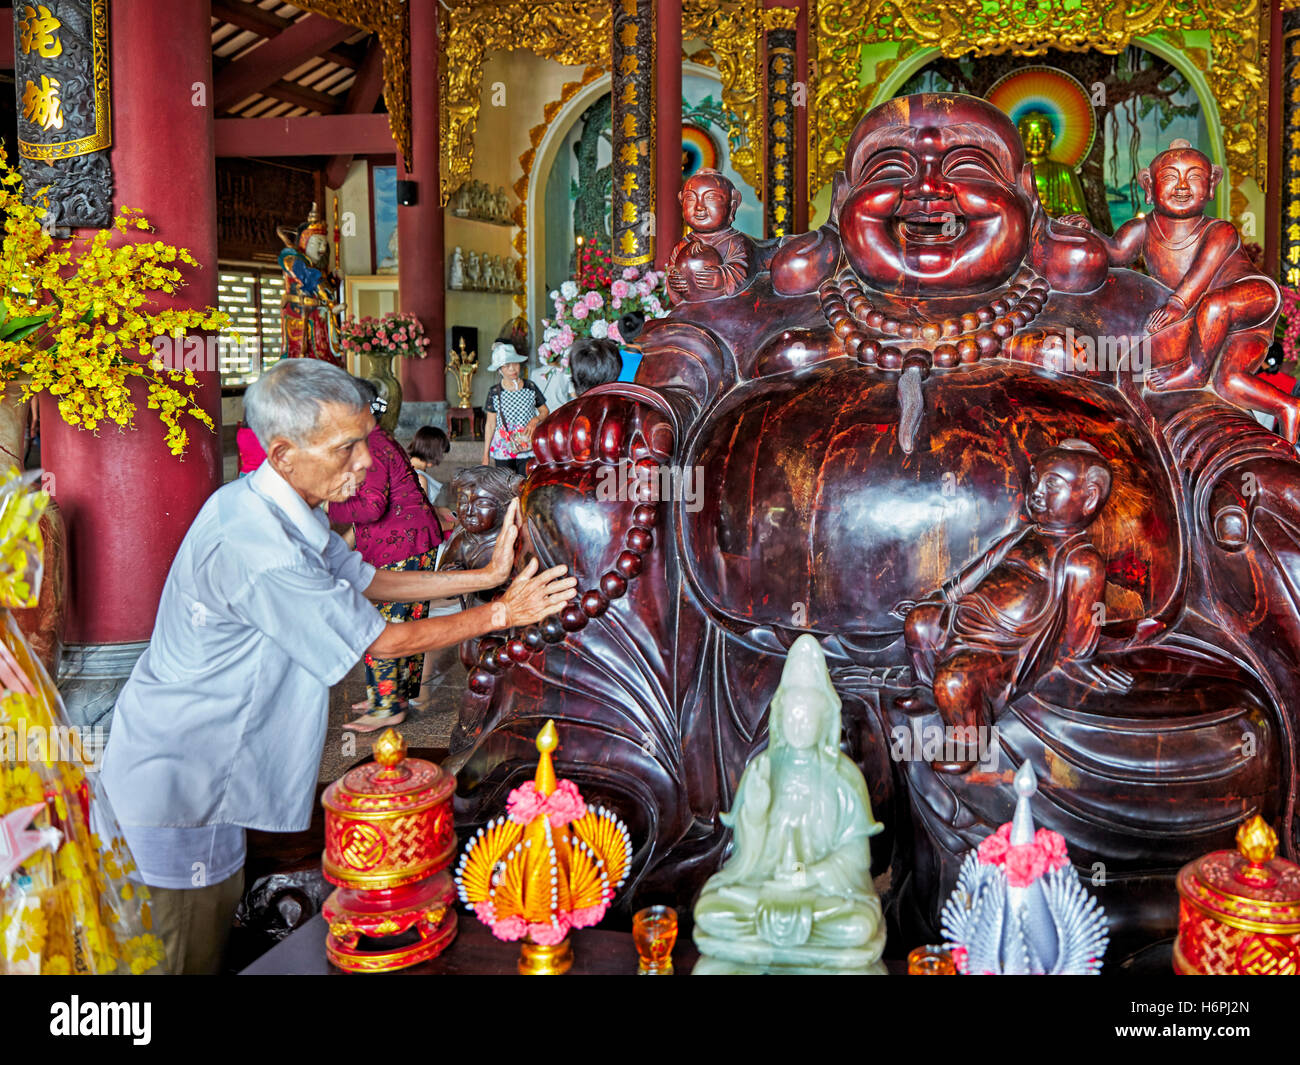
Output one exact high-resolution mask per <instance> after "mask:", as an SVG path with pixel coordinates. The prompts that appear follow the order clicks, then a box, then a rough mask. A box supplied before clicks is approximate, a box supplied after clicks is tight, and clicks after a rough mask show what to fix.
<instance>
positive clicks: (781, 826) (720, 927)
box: [695, 635, 885, 975]
mask: <svg viewBox="0 0 1300 1065" xmlns="http://www.w3.org/2000/svg"><path fill="white" fill-rule="evenodd" d="M840 729H841V724H840V699H839V696H838V695H836V694H835V689H834V687H833V686H832V685H831V678H830V673H829V671H828V670H827V668H826V659H825V656H824V655H823V653H822V649H821V647H820V646H819V645H818V643H817V641H816V639H814V638H813V637H812V636H808V635H804V636H801V637H799V639H797V640H796V641H795V642H794V646H793V647H791V649H790V655H789V657H788V658H787V659H786V665H785V670H784V672H783V673H782V675H781V684H780V686H779V687H778V688H777V691H776V694H775V695H774V696H773V698H772V708H771V712H770V714H769V718H768V732H769V736H770V741H769V743H768V747H767V750H765V751H762V752H761V753H759V754H757V755H755V757H754V759H753V760H752V761H751V762H750V763H749V765H748V766H747V767H746V769H745V772H744V775H743V776H742V777H741V780H740V789H739V791H738V792H737V794H736V803H735V806H734V807H733V808H732V810H731V812H730V813H729V814H724V815H723V820H724V822H725V823H726V824H727V825H729V826H730V827H731V828H732V830H733V832H734V834H735V848H734V850H733V851H732V854H731V857H730V858H729V859H728V860H727V862H726V864H725V865H724V866H723V867H722V869H721V870H719V871H718V872H717V873H716V874H715V875H714V876H712V877H711V878H710V879H709V881H708V882H707V883H706V884H705V885H704V890H703V891H702V892H701V894H700V898H699V901H698V902H697V903H696V905H695V945H696V946H697V947H698V948H699V950H700V954H701V955H702V957H701V959H700V964H699V965H697V966H696V968H695V972H696V973H699V974H708V973H713V974H721V973H744V972H768V973H792V974H793V973H835V972H839V973H860V974H879V975H883V974H884V972H885V968H884V966H883V965H882V964H881V962H880V953H881V951H882V950H883V949H884V946H885V928H884V922H883V920H882V919H881V910H880V899H879V898H877V896H876V892H875V888H874V886H873V884H872V882H871V845H870V843H869V839H870V837H871V836H872V835H874V834H875V833H876V832H879V831H880V830H881V825H880V824H879V823H878V822H877V821H876V820H875V818H874V817H873V816H872V814H871V799H870V798H869V797H868V794H867V784H866V781H865V780H864V779H863V777H862V773H861V772H860V771H859V770H858V768H857V766H855V765H854V764H853V763H852V762H851V761H850V760H849V758H848V756H847V755H845V754H844V753H843V752H842V751H841V750H840Z"/></svg>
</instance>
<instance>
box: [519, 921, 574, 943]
mask: <svg viewBox="0 0 1300 1065" xmlns="http://www.w3.org/2000/svg"><path fill="white" fill-rule="evenodd" d="M570 927H571V926H570V922H569V917H568V915H567V914H563V913H557V914H556V915H555V922H554V923H553V924H550V923H548V924H540V923H539V924H530V925H529V926H528V938H529V939H531V940H532V941H533V942H534V943H536V944H537V945H538V946H541V947H553V946H555V944H556V943H560V942H562V941H563V940H564V937H565V936H567V935H568V934H569V928H570Z"/></svg>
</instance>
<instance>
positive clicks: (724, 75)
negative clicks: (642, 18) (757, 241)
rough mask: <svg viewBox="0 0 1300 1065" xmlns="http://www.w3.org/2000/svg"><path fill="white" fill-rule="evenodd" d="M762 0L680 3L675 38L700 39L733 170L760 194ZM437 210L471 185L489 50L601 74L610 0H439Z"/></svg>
mask: <svg viewBox="0 0 1300 1065" xmlns="http://www.w3.org/2000/svg"><path fill="white" fill-rule="evenodd" d="M761 4H762V0H684V2H683V4H682V36H683V37H684V38H686V39H694V40H703V41H706V42H708V44H709V46H710V48H711V49H712V52H713V55H714V57H715V58H716V60H717V66H718V75H719V77H720V79H721V81H722V101H723V103H724V104H725V105H726V106H727V108H728V109H729V110H730V111H731V112H732V114H733V115H735V116H736V119H735V122H734V123H733V124H732V125H731V128H730V129H729V130H728V134H729V137H730V140H731V142H732V144H733V147H732V150H731V165H732V166H733V167H735V169H736V171H737V172H738V173H739V174H740V175H741V176H742V177H744V178H745V180H746V181H747V182H749V184H750V185H751V186H753V187H754V188H761V187H762V181H761V180H760V177H761V174H760V167H761V160H760V158H759V151H760V149H761V146H762V143H763V136H762V113H761V108H760V106H759V103H760V100H759V86H760V85H761V77H760V70H759V57H760V54H761V49H760V48H759V36H760V30H761V26H762V23H761V19H760V12H761V10H762V7H761ZM439 7H440V10H439V19H440V28H441V33H440V39H441V42H442V55H441V77H442V93H441V113H440V116H439V120H440V123H441V135H442V139H441V143H442V190H441V195H442V204H443V206H446V204H447V201H448V199H449V198H450V196H451V194H452V193H453V192H454V191H455V190H456V189H458V188H460V186H461V185H462V184H463V183H464V182H465V181H467V180H468V179H469V176H470V172H471V171H472V169H473V166H474V133H475V131H476V130H477V128H478V113H479V107H480V104H481V101H482V93H483V63H484V60H485V58H486V55H487V53H488V52H496V51H513V50H514V49H516V48H523V49H527V50H528V51H530V52H532V53H533V54H534V55H537V56H540V57H541V58H543V59H553V60H555V61H556V62H558V63H562V64H563V65H565V66H574V67H579V66H581V67H590V66H599V67H602V68H604V69H606V70H608V68H609V66H610V56H611V52H612V49H613V29H612V26H611V23H612V18H613V5H612V4H611V3H610V0H576V2H574V0H505V2H504V3H500V4H482V3H480V2H478V0H442V2H441V3H440V5H439Z"/></svg>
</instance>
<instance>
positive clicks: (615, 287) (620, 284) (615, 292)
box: [609, 281, 627, 307]
mask: <svg viewBox="0 0 1300 1065" xmlns="http://www.w3.org/2000/svg"><path fill="white" fill-rule="evenodd" d="M609 294H610V295H611V296H613V297H614V298H615V299H622V298H623V297H624V296H626V295H627V282H626V281H615V282H614V283H613V284H612V285H610V286H609ZM614 306H616V307H617V306H618V304H617V303H616V304H614Z"/></svg>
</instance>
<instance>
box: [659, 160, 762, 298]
mask: <svg viewBox="0 0 1300 1065" xmlns="http://www.w3.org/2000/svg"><path fill="white" fill-rule="evenodd" d="M678 199H679V200H680V202H681V205H682V221H683V222H684V223H685V224H686V225H688V226H690V229H691V232H690V235H689V236H687V237H686V238H685V239H684V240H682V241H681V242H680V243H679V244H678V245H677V247H675V248H674V249H673V253H672V255H671V256H670V257H669V260H668V294H669V296H670V297H671V299H672V301H673V302H674V303H679V302H682V301H687V302H692V301H696V300H709V299H715V298H717V297H719V296H730V295H731V294H732V293H734V292H736V291H737V290H738V289H741V288H743V287H744V285H745V282H746V281H748V280H749V278H750V276H751V274H752V273H753V272H754V270H755V268H756V266H757V262H756V259H757V255H756V249H755V245H754V242H753V241H752V240H750V239H749V237H747V236H745V234H744V233H742V232H740V230H738V229H736V228H735V227H734V226H733V224H732V223H734V222H735V220H736V209H737V208H738V207H739V206H740V193H739V192H738V191H737V190H736V187H735V186H734V185H732V183H731V182H730V181H728V180H727V179H726V178H725V177H723V176H722V175H721V174H720V173H718V171H716V170H709V169H704V170H697V171H696V172H695V173H694V174H692V175H691V176H690V177H689V178H687V179H686V183H685V184H684V185H683V186H682V191H681V195H680V196H679V197H678Z"/></svg>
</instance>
